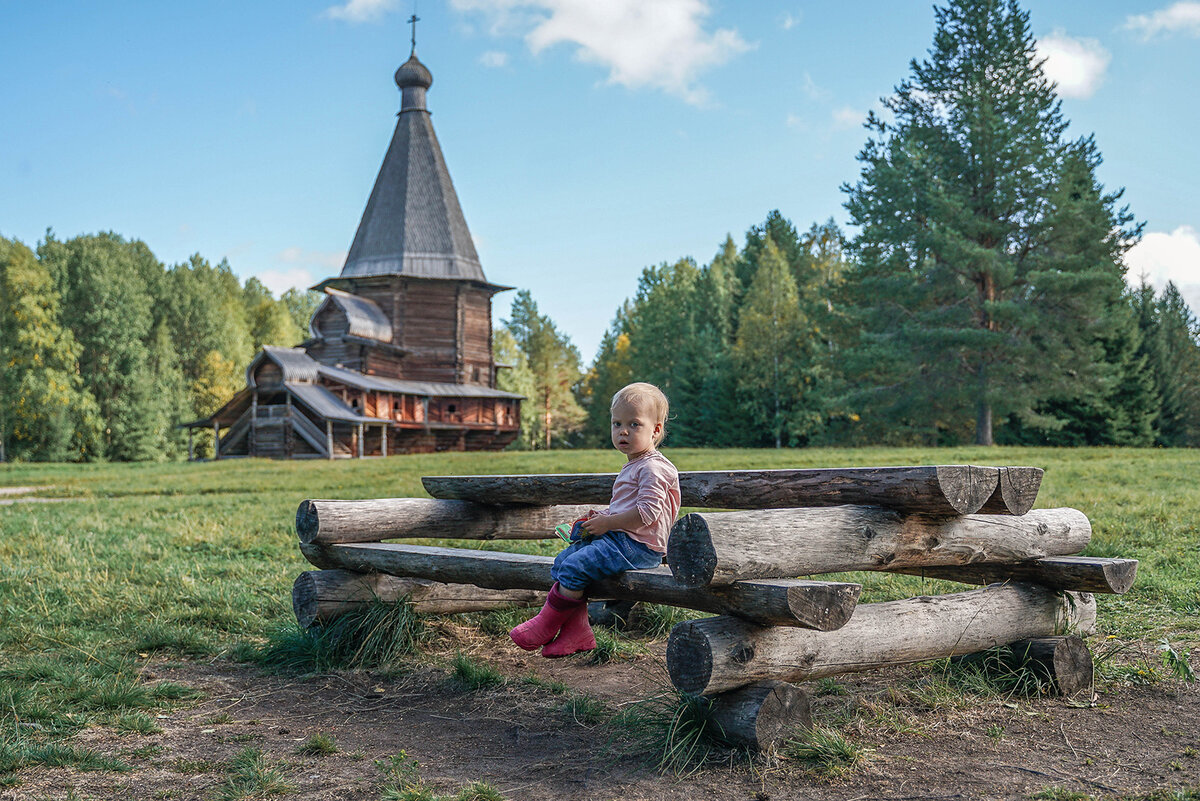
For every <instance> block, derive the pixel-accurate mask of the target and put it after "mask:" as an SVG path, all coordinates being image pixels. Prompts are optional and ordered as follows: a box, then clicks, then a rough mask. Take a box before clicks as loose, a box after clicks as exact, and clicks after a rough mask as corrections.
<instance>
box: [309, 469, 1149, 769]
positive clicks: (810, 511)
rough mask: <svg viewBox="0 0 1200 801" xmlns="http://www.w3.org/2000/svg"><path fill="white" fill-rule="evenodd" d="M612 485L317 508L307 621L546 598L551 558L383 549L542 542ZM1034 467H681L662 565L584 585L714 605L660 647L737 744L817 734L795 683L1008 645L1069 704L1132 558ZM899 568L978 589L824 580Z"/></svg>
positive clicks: (487, 487) (509, 479) (442, 481)
mask: <svg viewBox="0 0 1200 801" xmlns="http://www.w3.org/2000/svg"><path fill="white" fill-rule="evenodd" d="M615 478H616V475H615V474H570V475H524V476H438V477H425V478H423V479H422V483H423V484H424V486H425V489H426V491H427V492H428V493H429V494H430V495H432V496H433V498H432V499H429V498H381V499H372V500H306V501H304V502H303V503H301V504H300V507H299V509H298V510H297V513H296V532H297V535H298V537H299V540H300V549H301V552H302V553H303V555H304V557H305V558H306V559H307V560H308V561H309V562H310V563H312V564H313V565H314V566H315V567H317V568H319V569H318V570H315V571H308V572H305V573H303V574H301V575H300V577H298V578H297V580H296V583H295V585H294V587H293V592H292V602H293V607H294V610H295V612H296V618H297V620H298V621H299V622H300V624H301V625H303V626H306V627H307V626H313V625H322V624H325V623H328V622H330V621H332V620H335V619H336V618H337V617H338V616H339V615H343V614H346V613H347V612H349V611H351V610H353V609H355V608H357V607H359V606H361V605H362V604H364V603H367V602H370V601H372V600H373V599H379V600H383V601H389V602H390V601H398V600H401V599H407V600H408V601H409V602H411V603H412V604H413V606H414V608H415V610H416V611H417V612H418V613H421V614H445V613H453V612H466V611H482V610H489V609H497V608H505V607H514V606H522V607H524V606H529V607H533V606H539V605H540V604H541V603H542V601H543V600H544V598H545V592H546V591H547V590H548V589H549V588H550V585H551V583H552V581H551V578H550V567H551V564H552V562H553V559H552V558H550V557H545V556H533V555H529V554H518V553H508V552H503V551H491V550H476V549H464V548H443V547H432V546H428V545H415V544H411V542H409V543H392V542H385V540H394V539H401V540H408V541H411V540H421V539H459V540H481V541H490V540H496V539H549V538H553V537H554V534H553V529H554V526H555V525H556V524H558V523H562V522H566V521H569V520H572V519H574V518H576V517H579V516H580V515H581V514H582V513H583V512H584V511H586V510H587V509H589V508H592V507H593V506H595V505H599V504H605V503H607V502H608V500H609V498H610V495H611V491H612V485H613V481H614V480H615ZM1041 479H1042V471H1041V470H1040V469H1038V468H1034V467H982V466H975V465H941V466H923V467H875V468H833V469H817V470H734V471H705V472H683V473H680V474H679V483H680V490H681V494H682V496H683V504H684V505H685V506H690V507H702V508H709V509H717V510H726V511H702V512H696V513H692V514H687V515H684V516H683V517H682V518H680V519H679V520H678V521H676V523H675V525H674V526H673V528H672V530H671V534H670V538H669V542H668V548H667V557H666V565H664V566H662V567H659V568H654V569H651V570H636V571H629V572H627V573H624V574H622V575H620V576H614V577H612V578H610V579H608V580H606V581H603V582H599V583H598V584H596V585H594V586H593V587H592V588H590V591H589V595H590V596H591V597H592V598H593V599H615V600H620V601H627V602H637V601H648V602H654V603H661V604H669V605H672V606H677V607H682V608H687V609H694V610H699V611H702V612H709V613H712V614H713V616H711V617H706V618H701V619H698V620H688V621H685V622H683V623H679V624H678V625H676V626H675V627H674V629H673V630H672V631H671V634H670V637H669V639H668V643H667V657H666V661H667V671H668V674H669V675H670V677H671V681H672V683H673V684H674V685H675V687H676V688H677V689H679V690H681V691H683V692H687V693H690V694H693V695H703V696H705V697H707V698H709V699H710V700H711V701H712V709H713V714H714V719H715V720H716V721H717V722H718V723H719V724H720V725H721V727H722V730H723V731H724V732H725V735H726V738H727V739H729V740H731V741H733V742H737V743H741V744H744V745H747V746H750V747H753V748H767V747H770V746H771V745H773V744H774V743H776V742H778V741H779V740H780V739H781V738H783V737H786V736H788V733H789V732H791V731H792V730H794V729H795V727H797V726H807V725H808V724H809V712H808V695H807V693H806V692H805V691H804V690H803V689H802V688H801V687H799V686H797V684H796V683H798V682H805V681H810V680H814V679H818V678H821V677H825V676H832V675H839V674H844V673H852V672H857V671H863V670H870V669H873V668H878V667H883V666H887V665H899V664H906V663H911V662H919V661H925V660H929V659H936V658H942V657H961V656H963V655H969V654H974V653H978V652H981V651H985V650H987V649H990V648H993V647H995V646H1000V645H1012V646H1013V651H1014V653H1015V652H1016V651H1018V650H1020V652H1021V653H1022V654H1023V658H1024V659H1025V660H1026V661H1027V662H1029V663H1031V664H1034V665H1036V666H1038V669H1039V670H1040V671H1041V673H1043V674H1044V675H1045V676H1047V677H1049V679H1050V680H1051V681H1053V682H1054V683H1055V684H1056V686H1057V687H1058V688H1059V690H1060V691H1062V692H1064V693H1071V692H1075V691H1077V690H1078V689H1080V688H1081V687H1083V686H1090V679H1091V662H1090V655H1088V651H1087V649H1086V647H1085V646H1084V645H1083V644H1082V641H1080V640H1079V639H1078V637H1077V636H1074V635H1076V634H1083V635H1086V634H1088V633H1090V632H1091V631H1092V630H1093V628H1094V626H1095V621H1096V602H1095V599H1094V597H1093V594H1094V593H1123V592H1125V591H1127V590H1128V589H1129V587H1130V586H1131V585H1132V583H1133V581H1134V578H1135V575H1136V568H1137V562H1136V561H1135V560H1132V559H1111V558H1109V559H1100V558H1090V557H1082V556H1078V555H1077V554H1078V553H1079V552H1080V551H1082V550H1083V549H1084V548H1085V547H1086V546H1087V544H1088V541H1089V539H1090V537H1091V526H1090V524H1089V522H1088V519H1087V517H1086V516H1085V515H1084V514H1083V513H1082V512H1079V511H1077V510H1075V509H1039V510H1032V507H1033V504H1034V501H1035V500H1036V497H1037V492H1038V488H1039V487H1040V484H1041ZM847 571H889V572H894V573H903V574H910V575H921V576H927V577H931V578H938V579H946V580H951V581H957V582H960V583H965V584H975V585H984V586H982V588H981V589H974V590H968V591H965V592H957V593H949V594H945V595H938V596H922V597H917V598H908V599H904V600H900V601H889V602H885V603H870V604H859V603H858V601H859V596H860V594H861V590H862V588H861V585H858V584H855V583H853V582H847V581H821V580H816V579H814V578H813V577H814V576H820V575H822V574H827V573H840V572H847Z"/></svg>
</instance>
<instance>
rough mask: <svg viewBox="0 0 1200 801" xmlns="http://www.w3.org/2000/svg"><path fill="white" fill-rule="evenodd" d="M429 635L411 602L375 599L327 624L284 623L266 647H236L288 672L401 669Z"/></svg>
mask: <svg viewBox="0 0 1200 801" xmlns="http://www.w3.org/2000/svg"><path fill="white" fill-rule="evenodd" d="M428 635H429V632H428V629H427V628H426V626H425V623H424V622H423V621H422V620H421V618H420V616H419V615H417V613H416V612H414V611H413V608H412V604H410V603H408V602H407V601H403V600H401V601H399V602H396V603H385V602H383V601H373V602H371V603H367V604H363V605H361V606H360V607H358V608H357V609H355V610H354V611H352V612H349V613H347V614H345V615H342V616H341V617H339V618H338V619H337V620H335V621H333V622H332V623H330V624H328V625H325V626H313V627H312V628H309V629H303V628H301V627H300V626H299V625H298V624H297V623H296V622H295V621H294V620H293V621H290V622H287V623H282V624H281V625H279V627H278V628H276V629H274V630H273V631H271V632H269V633H268V635H267V638H266V643H265V644H264V645H262V646H261V647H249V648H241V649H237V650H236V651H235V652H233V654H232V655H233V656H235V657H236V658H242V659H246V660H247V661H254V662H258V663H259V664H261V665H263V666H264V667H267V668H273V669H276V670H279V671H283V672H289V673H315V672H325V671H329V670H334V669H337V668H351V669H374V670H385V671H387V670H396V669H399V668H400V667H401V666H402V665H403V664H404V663H405V661H406V660H408V659H409V658H410V657H412V656H413V654H415V653H416V652H417V649H418V647H419V646H420V644H421V643H422V642H423V641H424V640H425V639H426V638H427V637H428Z"/></svg>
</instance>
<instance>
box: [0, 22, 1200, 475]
mask: <svg viewBox="0 0 1200 801" xmlns="http://www.w3.org/2000/svg"><path fill="white" fill-rule="evenodd" d="M936 14H937V33H936V34H935V37H934V43H933V46H932V47H931V48H930V50H929V52H928V54H927V57H926V58H925V59H924V60H919V61H917V60H914V61H913V63H912V67H911V74H910V75H908V76H907V77H906V78H905V79H904V80H902V81H901V83H900V84H899V85H898V86H897V87H896V89H895V91H894V93H893V94H892V95H890V96H889V97H887V98H885V99H884V106H885V110H884V112H883V113H881V114H879V115H876V114H872V115H871V116H870V117H869V119H868V121H867V128H868V131H869V134H868V140H867V142H866V144H865V145H864V146H863V149H862V151H861V152H860V154H859V157H858V158H859V162H860V173H859V176H858V180H857V181H856V182H854V183H852V184H846V185H845V186H844V187H843V189H844V191H845V193H846V210H847V212H848V214H849V222H850V224H851V226H852V228H853V230H854V231H856V233H855V234H854V236H853V237H851V238H847V236H846V235H845V234H844V232H843V231H842V230H840V229H839V227H838V226H837V225H836V224H835V223H834V221H833V220H832V219H830V220H829V221H827V222H824V223H815V224H813V225H811V226H810V227H809V228H808V229H807V230H805V231H804V232H801V231H800V230H799V229H797V228H796V227H795V225H794V224H793V223H792V222H791V221H789V220H788V219H787V218H786V217H784V216H783V215H782V214H781V213H780V212H779V211H772V212H770V213H769V214H767V215H766V218H765V220H764V221H763V222H762V224H760V225H756V226H754V227H752V228H751V229H750V230H749V231H747V232H746V234H745V237H744V240H743V241H742V243H741V245H740V246H739V244H738V243H737V242H735V241H734V239H733V237H732V236H729V235H727V236H726V237H725V239H724V242H723V243H722V244H721V245H720V246H719V247H718V248H717V251H716V254H715V255H714V256H713V258H712V259H711V261H709V262H708V263H707V264H704V265H703V266H701V265H700V264H698V263H697V262H696V261H695V260H693V259H692V258H681V259H680V260H679V261H677V262H675V263H674V264H662V265H658V266H654V267H648V268H646V269H645V270H643V272H642V275H641V278H640V280H639V281H638V284H637V287H636V289H635V291H633V294H632V296H631V297H630V298H629V299H628V300H627V301H626V302H625V303H624V304H623V305H622V307H621V308H620V309H617V310H616V313H615V316H614V318H613V322H612V324H611V326H610V328H609V329H608V331H607V332H606V334H605V336H604V338H603V340H602V343H601V346H600V349H599V352H598V353H597V354H596V356H595V359H594V362H593V364H592V366H591V367H590V369H587V370H584V368H583V364H582V360H581V358H580V354H579V352H578V350H577V349H576V348H575V347H574V346H573V345H572V344H571V342H570V339H569V337H568V336H567V335H566V334H565V333H564V332H562V331H560V330H559V329H558V327H557V325H556V324H555V323H554V321H553V320H551V319H549V318H548V317H547V316H546V315H543V314H541V313H540V312H539V310H538V307H537V303H536V302H535V301H534V299H533V297H532V296H531V294H530V293H529V292H528V291H521V292H518V294H517V295H516V298H515V300H514V301H513V303H512V307H511V310H510V313H509V315H508V317H507V318H506V319H505V320H504V321H503V324H502V325H501V326H498V327H497V329H496V332H495V343H494V344H495V353H496V359H497V361H498V362H501V363H503V364H507V365H510V366H511V369H509V370H504V371H501V380H502V382H503V383H502V384H501V387H502V388H503V389H509V390H512V391H516V392H520V393H521V394H522V395H524V396H525V397H526V398H527V400H526V401H525V403H524V404H523V406H522V421H521V422H522V436H521V438H520V439H519V440H518V441H517V442H516V443H514V447H525V448H549V447H593V446H603V445H604V444H605V443H606V442H607V440H608V401H609V398H610V397H611V395H612V393H613V391H615V390H616V389H617V388H619V387H620V386H622V385H624V384H625V383H627V382H629V381H633V380H642V381H650V382H653V383H656V384H658V385H659V386H661V387H662V388H663V389H664V390H665V391H666V393H667V395H668V396H669V397H670V399H671V402H672V417H671V420H670V421H669V424H668V440H667V444H668V445H674V446H680V447H686V446H706V447H772V446H773V447H785V446H786V447H797V446H805V445H815V444H821V445H839V444H845V445H862V444H907V443H919V444H927V445H950V444H959V443H965V442H975V443H978V444H983V445H988V444H993V443H999V444H1048V445H1064V446H1073V445H1161V446H1190V447H1194V446H1197V445H1200V324H1198V322H1197V319H1196V317H1195V315H1194V314H1193V312H1192V310H1190V309H1189V308H1188V306H1187V304H1186V303H1185V302H1184V301H1183V298H1182V297H1181V295H1180V293H1179V292H1178V290H1177V289H1176V288H1175V287H1174V286H1173V285H1170V284H1168V285H1167V286H1165V287H1163V288H1161V289H1160V291H1158V292H1155V291H1154V289H1153V288H1151V287H1149V286H1147V285H1145V284H1142V285H1141V286H1138V287H1135V288H1132V289H1131V288H1130V287H1129V286H1128V285H1127V283H1126V281H1125V268H1124V254H1125V253H1126V252H1127V251H1128V249H1129V248H1130V247H1132V246H1133V245H1134V244H1136V243H1137V241H1138V239H1139V237H1140V236H1141V230H1142V229H1141V226H1140V225H1138V224H1135V222H1134V217H1133V215H1132V213H1131V212H1130V210H1129V209H1128V208H1127V207H1122V206H1120V205H1119V203H1120V198H1121V194H1122V193H1121V191H1107V190H1106V189H1105V187H1104V186H1102V185H1101V183H1100V182H1099V180H1098V179H1097V175H1096V171H1097V168H1098V167H1099V165H1100V163H1101V156H1100V152H1099V149H1098V147H1097V145H1096V143H1095V141H1094V140H1093V139H1092V138H1091V137H1083V138H1077V139H1069V138H1067V137H1066V136H1065V132H1066V129H1067V121H1066V120H1065V119H1064V118H1063V116H1062V111H1061V107H1060V103H1059V100H1058V98H1057V96H1056V94H1055V89H1054V86H1053V84H1051V83H1049V82H1048V81H1047V79H1046V78H1045V76H1044V74H1043V73H1042V70H1041V65H1040V62H1039V61H1038V60H1037V58H1036V56H1035V49H1034V45H1035V43H1034V40H1033V38H1032V36H1031V34H1030V32H1029V19H1028V14H1027V13H1025V12H1023V11H1021V9H1020V8H1019V7H1018V5H1017V4H1016V2H1015V0H1010V1H1009V2H995V3H976V2H966V0H956V2H951V3H949V4H948V5H947V6H946V7H944V8H939V9H937V10H936ZM719 239H720V235H719V234H717V235H716V236H714V241H718V240H719ZM631 290H634V288H633V287H631ZM319 300H320V296H319V295H317V294H316V293H312V292H304V291H299V290H290V291H289V292H287V293H285V294H284V295H283V297H281V298H278V299H276V298H274V297H273V296H272V294H271V293H270V291H268V290H267V288H266V287H265V286H263V285H262V283H261V282H259V281H258V280H257V279H254V278H250V279H248V280H247V281H246V282H245V283H242V282H240V281H239V280H238V278H237V277H236V276H235V275H234V274H233V272H232V270H231V268H230V266H229V265H228V264H227V263H225V262H221V263H220V264H218V265H216V266H213V265H211V264H210V263H209V262H207V261H206V260H205V259H203V258H201V257H200V256H199V255H196V256H193V257H192V258H191V259H190V260H189V261H188V262H186V263H184V264H177V265H173V266H170V267H167V266H164V265H163V264H162V263H161V262H159V261H158V260H157V259H156V258H155V257H154V255H153V253H151V251H150V249H149V248H148V247H147V246H146V245H145V244H144V243H142V242H140V241H137V240H127V239H125V238H124V237H122V236H119V235H117V234H114V233H102V234H95V235H85V236H77V237H75V238H72V239H68V240H65V241H64V240H59V239H57V238H56V237H55V236H54V235H53V234H50V233H47V235H46V237H45V239H44V240H43V241H42V242H41V243H39V244H38V245H37V248H36V251H35V250H32V249H30V248H29V247H28V246H26V245H25V244H22V243H21V242H17V241H13V240H8V239H3V238H0V365H3V371H2V372H0V459H38V460H95V459H111V460H129V461H136V460H147V459H173V458H179V457H180V456H181V454H182V453H183V452H184V448H183V444H182V442H183V437H182V434H181V431H180V429H179V428H178V424H179V423H180V422H184V421H187V420H192V419H196V418H199V417H203V416H206V415H208V414H210V413H211V412H213V411H215V410H216V409H217V408H218V407H219V406H220V405H221V404H222V403H223V402H224V401H225V400H227V399H228V398H229V397H231V396H232V395H233V393H234V392H235V391H237V390H238V389H239V388H241V386H243V383H244V377H243V371H244V369H245V366H246V365H247V364H248V363H249V361H250V359H251V357H252V356H253V355H254V353H255V352H256V351H257V349H258V348H259V347H260V346H261V345H264V344H271V345H295V344H298V343H299V342H300V341H302V340H303V339H304V338H305V337H306V335H307V326H308V319H309V317H310V315H311V314H312V312H313V310H314V309H315V306H316V303H317V302H318V301H319Z"/></svg>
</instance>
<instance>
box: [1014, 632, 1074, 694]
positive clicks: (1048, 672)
mask: <svg viewBox="0 0 1200 801" xmlns="http://www.w3.org/2000/svg"><path fill="white" fill-rule="evenodd" d="M1012 650H1013V655H1014V656H1016V657H1017V658H1018V659H1022V660H1024V663H1025V664H1026V665H1027V666H1028V667H1030V668H1031V669H1033V670H1036V671H1037V672H1038V673H1039V674H1041V675H1043V676H1045V677H1046V678H1048V679H1049V680H1050V682H1051V684H1052V685H1053V687H1054V689H1055V690H1056V691H1057V692H1058V694H1059V695H1062V696H1065V697H1070V696H1073V695H1076V694H1078V693H1080V692H1083V691H1085V690H1088V689H1090V688H1091V686H1092V675H1093V667H1094V665H1093V663H1092V654H1091V652H1090V651H1089V650H1088V647H1087V646H1086V645H1084V642H1083V640H1082V639H1080V638H1079V637H1076V636H1073V635H1072V636H1069V637H1039V638H1036V639H1031V640H1021V641H1020V642H1015V643H1013V644H1012Z"/></svg>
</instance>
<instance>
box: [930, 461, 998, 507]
mask: <svg viewBox="0 0 1200 801" xmlns="http://www.w3.org/2000/svg"><path fill="white" fill-rule="evenodd" d="M997 473H998V471H997V469H996V468H994V467H979V466H976V465H958V464H955V465H939V466H938V468H937V481H938V486H939V487H940V488H941V490H942V494H943V495H944V496H945V498H946V503H948V504H949V505H950V507H951V508H952V509H953V510H954V511H955V512H957V513H958V514H960V515H971V514H975V513H976V512H978V511H979V510H980V509H981V508H982V507H983V505H984V504H985V503H987V501H988V498H990V497H991V496H992V493H993V492H994V491H995V489H996V481H997Z"/></svg>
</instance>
